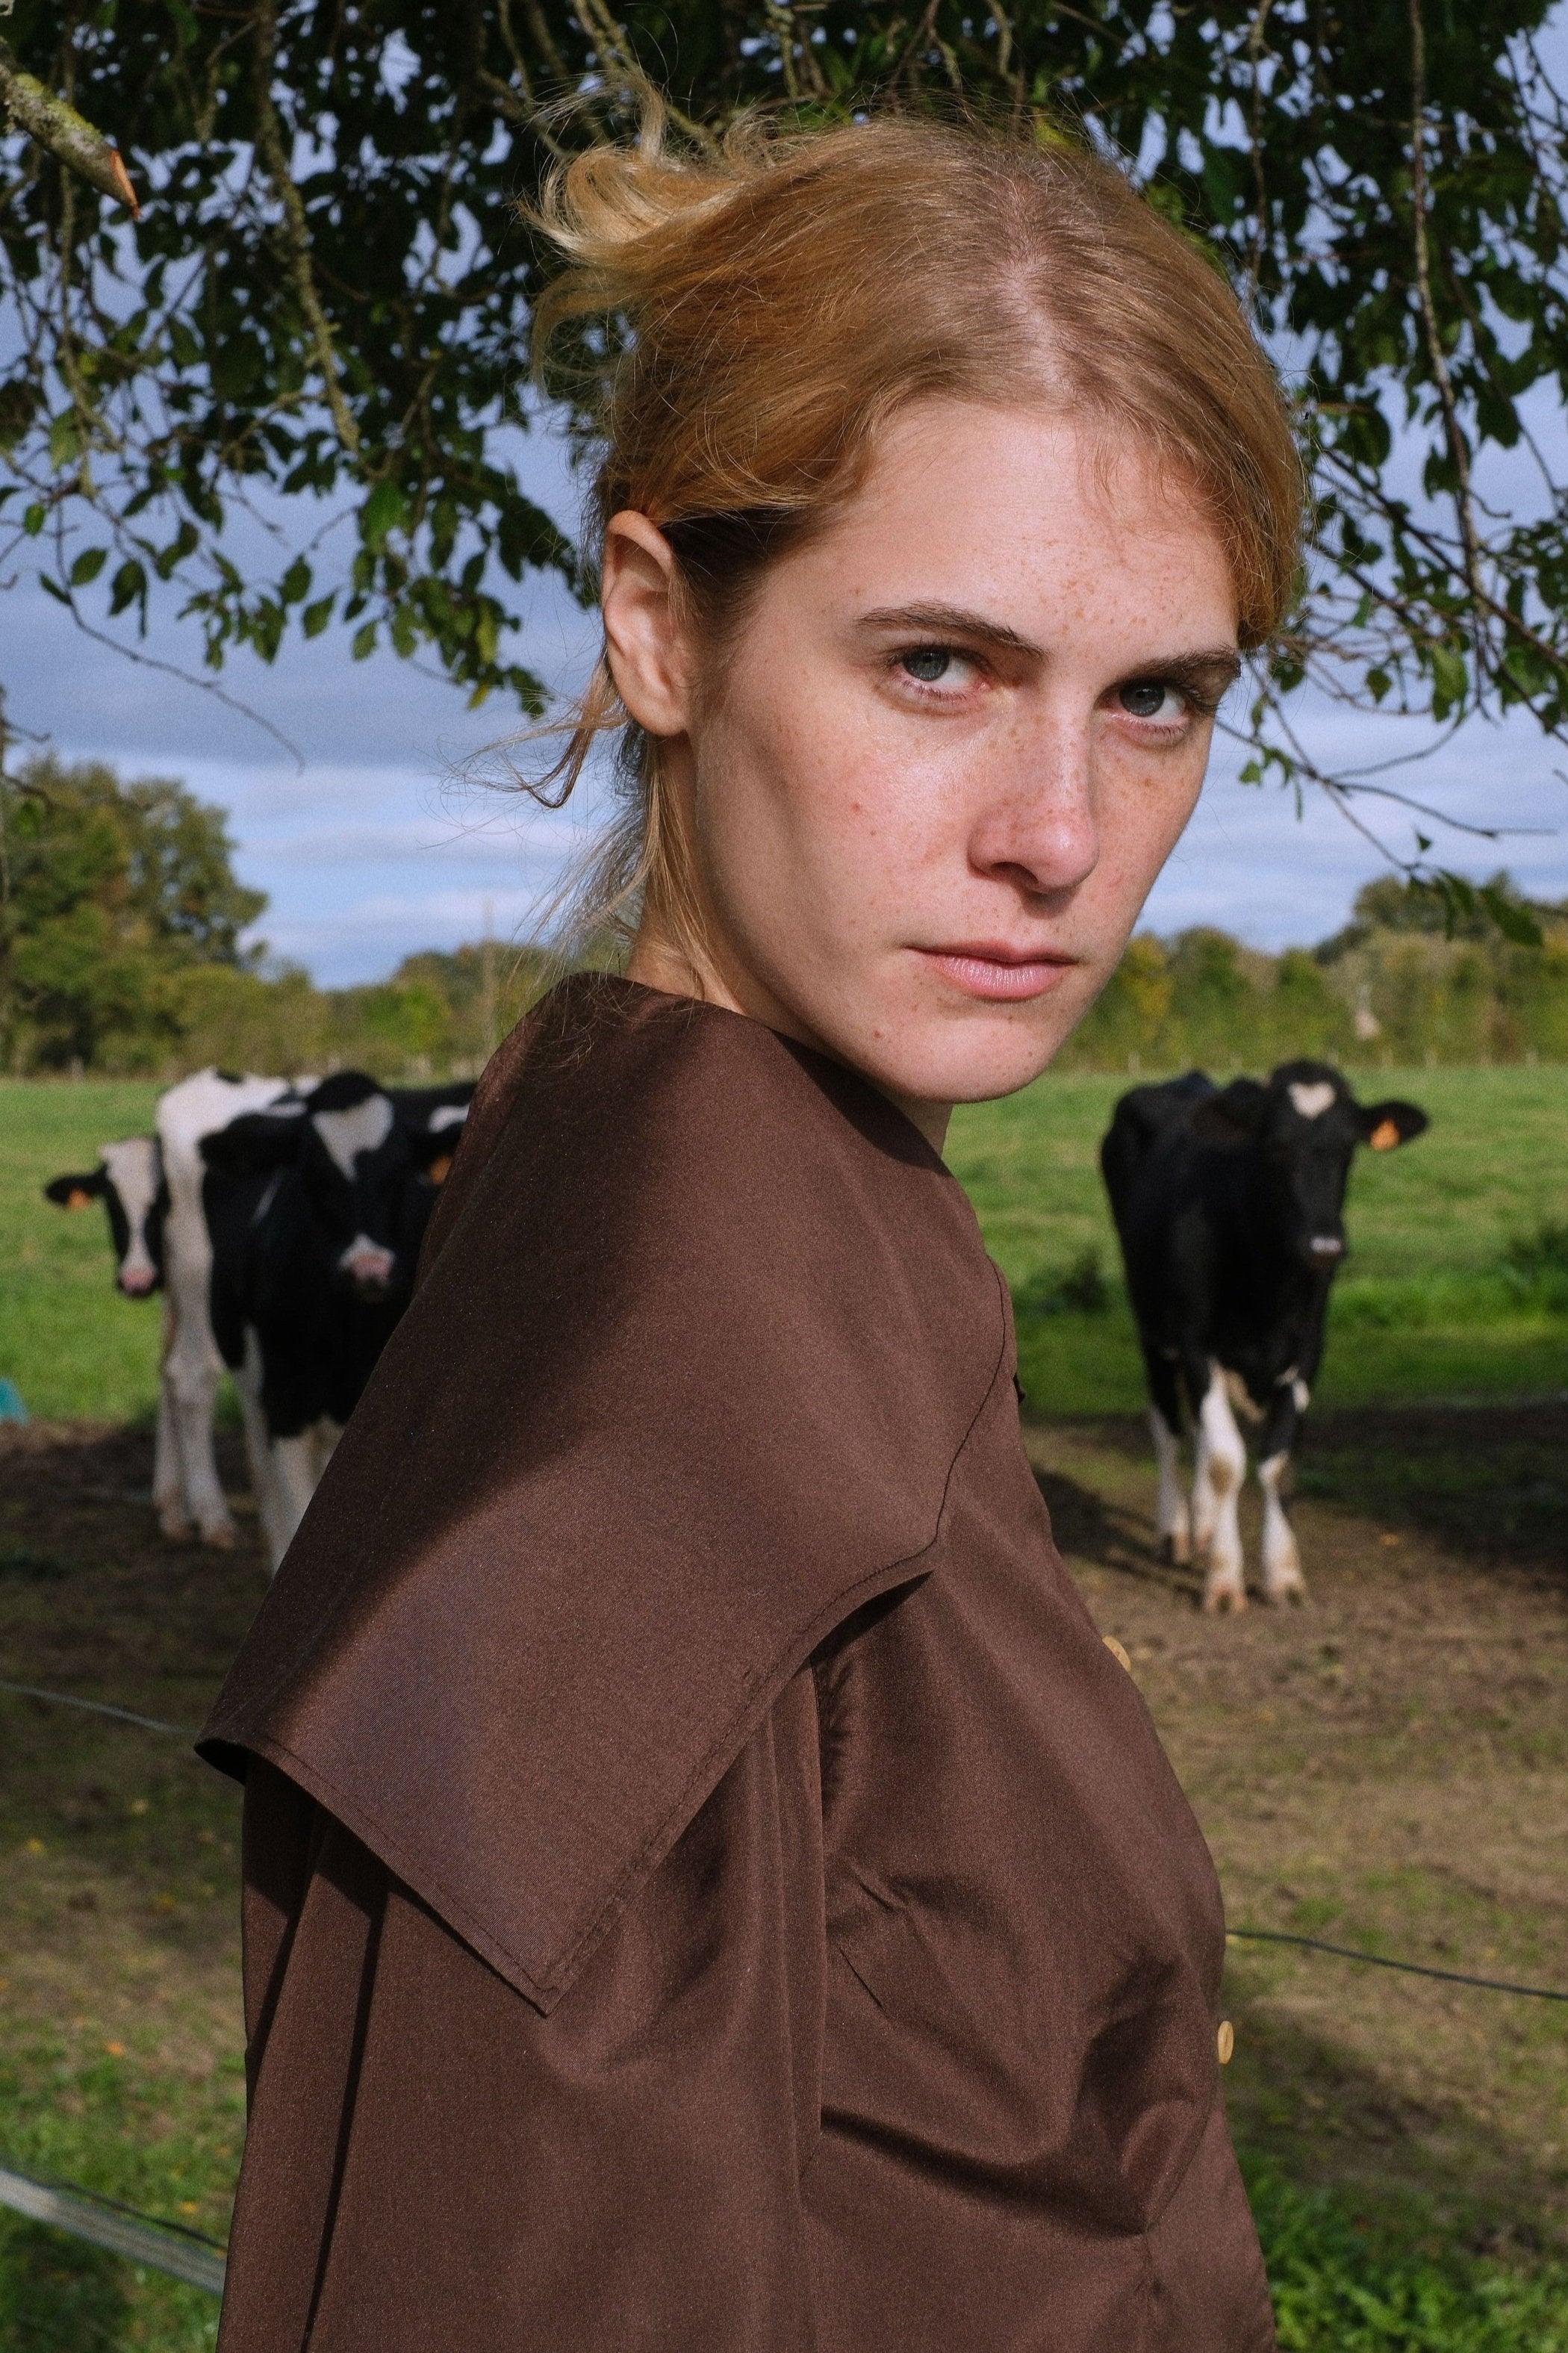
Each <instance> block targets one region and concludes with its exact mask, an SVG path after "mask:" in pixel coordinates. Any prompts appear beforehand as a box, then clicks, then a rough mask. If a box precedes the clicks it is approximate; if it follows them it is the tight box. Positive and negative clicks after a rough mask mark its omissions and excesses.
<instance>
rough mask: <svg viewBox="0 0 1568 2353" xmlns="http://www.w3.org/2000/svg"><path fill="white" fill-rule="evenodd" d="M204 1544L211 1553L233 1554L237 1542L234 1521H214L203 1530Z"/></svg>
mask: <svg viewBox="0 0 1568 2353" xmlns="http://www.w3.org/2000/svg"><path fill="white" fill-rule="evenodd" d="M202 1542H203V1544H205V1546H207V1548H208V1550H209V1551H211V1552H232V1551H233V1550H234V1547H235V1545H236V1543H237V1535H236V1531H235V1525H234V1522H233V1521H232V1520H213V1521H211V1522H209V1523H208V1525H206V1526H205V1527H204V1528H203V1530H202Z"/></svg>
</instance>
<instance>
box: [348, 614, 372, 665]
mask: <svg viewBox="0 0 1568 2353" xmlns="http://www.w3.org/2000/svg"><path fill="white" fill-rule="evenodd" d="M374 646H375V623H374V621H366V622H365V623H364V625H363V628H358V629H356V630H355V631H354V633H353V644H352V645H351V647H350V649H349V650H350V652H351V653H352V654H353V658H354V659H355V661H363V660H364V659H365V656H366V655H367V654H369V653H371V652H372V651H374Z"/></svg>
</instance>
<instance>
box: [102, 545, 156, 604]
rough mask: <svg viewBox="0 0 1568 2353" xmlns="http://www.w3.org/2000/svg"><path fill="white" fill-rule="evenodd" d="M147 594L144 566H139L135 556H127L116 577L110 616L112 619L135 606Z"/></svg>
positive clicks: (110, 600)
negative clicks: (127, 608) (130, 606)
mask: <svg viewBox="0 0 1568 2353" xmlns="http://www.w3.org/2000/svg"><path fill="white" fill-rule="evenodd" d="M146 594H147V575H146V572H145V571H144V569H143V568H142V565H140V564H138V562H137V561H136V558H135V557H134V556H133V555H132V556H127V558H126V560H125V562H124V563H123V564H122V565H121V567H120V569H119V571H118V572H117V573H116V574H115V575H114V581H113V586H112V588H111V591H110V599H109V610H110V616H111V617H112V616H113V615H114V614H116V613H123V612H124V610H125V607H127V605H134V604H137V603H139V602H141V601H142V600H143V599H144V598H145V596H146Z"/></svg>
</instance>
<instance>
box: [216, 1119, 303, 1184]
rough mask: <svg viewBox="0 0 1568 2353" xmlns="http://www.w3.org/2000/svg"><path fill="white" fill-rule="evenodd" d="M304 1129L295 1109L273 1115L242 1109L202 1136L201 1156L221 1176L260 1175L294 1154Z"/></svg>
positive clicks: (298, 1147) (281, 1164)
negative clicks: (291, 1111) (214, 1130)
mask: <svg viewBox="0 0 1568 2353" xmlns="http://www.w3.org/2000/svg"><path fill="white" fill-rule="evenodd" d="M304 1131H305V1122H304V1121H303V1120H302V1119H301V1118H300V1117H299V1115H298V1114H297V1113H296V1114H294V1115H293V1116H286V1117H284V1118H281V1119H274V1118H273V1117H272V1115H271V1113H268V1112H264V1111H251V1112H246V1113H243V1114H242V1116H241V1117H240V1118H238V1119H231V1120H230V1122H229V1124H228V1125H227V1126H226V1127H220V1128H219V1129H217V1131H216V1134H212V1135H204V1136H203V1138H202V1158H203V1159H204V1160H205V1162H206V1165H207V1166H208V1167H209V1168H213V1169H216V1170H217V1171H219V1173H220V1174H221V1175H223V1176H263V1175H265V1174H266V1173H267V1172H268V1171H269V1170H271V1169H274V1168H281V1167H283V1166H286V1164H287V1163H288V1162H289V1161H290V1160H292V1159H293V1158H294V1157H295V1155H296V1154H297V1153H298V1151H299V1149H300V1136H301V1135H302V1134H304Z"/></svg>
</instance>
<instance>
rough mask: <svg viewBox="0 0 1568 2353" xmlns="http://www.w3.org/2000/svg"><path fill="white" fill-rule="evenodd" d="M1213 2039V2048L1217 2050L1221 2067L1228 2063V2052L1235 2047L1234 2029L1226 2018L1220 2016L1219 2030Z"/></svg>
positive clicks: (1226, 2065)
mask: <svg viewBox="0 0 1568 2353" xmlns="http://www.w3.org/2000/svg"><path fill="white" fill-rule="evenodd" d="M1214 2040H1215V2050H1216V2051H1217V2052H1219V2063H1220V2065H1221V2066H1222V2067H1228V2066H1229V2064H1230V2054H1231V2052H1233V2051H1234V2050H1235V2049H1236V2029H1235V2027H1234V2026H1233V2025H1232V2024H1231V2022H1230V2021H1229V2019H1228V2018H1222V2019H1221V2020H1220V2022H1219V2032H1218V2033H1217V2034H1216V2035H1215V2039H1214Z"/></svg>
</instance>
